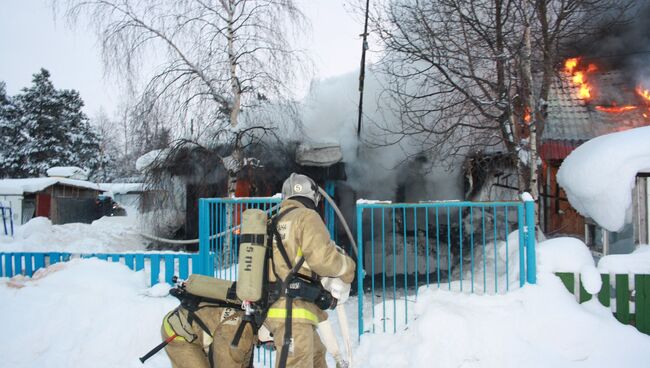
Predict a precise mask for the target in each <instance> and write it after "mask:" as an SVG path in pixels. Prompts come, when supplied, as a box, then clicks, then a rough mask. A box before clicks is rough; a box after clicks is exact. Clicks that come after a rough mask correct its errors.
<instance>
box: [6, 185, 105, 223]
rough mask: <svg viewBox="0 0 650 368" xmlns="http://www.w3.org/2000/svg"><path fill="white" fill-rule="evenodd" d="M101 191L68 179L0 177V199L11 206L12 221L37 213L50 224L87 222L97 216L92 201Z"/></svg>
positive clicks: (21, 219)
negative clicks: (47, 219) (48, 220)
mask: <svg viewBox="0 0 650 368" xmlns="http://www.w3.org/2000/svg"><path fill="white" fill-rule="evenodd" d="M102 192H104V190H102V189H100V188H99V185H97V184H95V183H92V182H89V181H84V180H76V179H68V178H58V177H50V178H28V179H1V180H0V202H2V203H3V204H4V205H5V206H9V207H11V208H12V211H13V221H14V223H16V224H24V223H26V222H27V221H29V220H30V219H32V218H33V217H37V216H43V217H47V218H49V219H50V220H51V221H52V223H53V224H64V223H69V222H85V223H90V222H92V221H93V220H95V219H97V214H96V200H97V196H98V195H99V194H100V193H102Z"/></svg>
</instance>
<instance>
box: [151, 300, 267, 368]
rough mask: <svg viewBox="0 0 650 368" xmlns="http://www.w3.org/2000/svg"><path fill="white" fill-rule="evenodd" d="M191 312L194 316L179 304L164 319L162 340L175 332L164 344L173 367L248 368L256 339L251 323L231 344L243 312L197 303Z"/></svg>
mask: <svg viewBox="0 0 650 368" xmlns="http://www.w3.org/2000/svg"><path fill="white" fill-rule="evenodd" d="M194 313H195V317H196V318H192V316H190V314H189V313H188V311H187V310H186V309H185V308H183V307H181V306H179V307H178V309H176V310H173V311H171V312H170V313H168V314H167V315H166V316H165V318H164V320H163V325H162V331H161V332H162V336H163V339H166V338H167V337H169V336H172V335H174V334H177V335H178V336H177V337H176V338H174V339H173V340H172V342H171V343H169V344H168V345H167V346H166V347H165V350H166V351H167V355H169V358H170V359H171V361H172V367H173V368H211V367H218V368H248V367H250V361H251V359H250V357H251V355H252V353H253V344H254V338H255V336H254V334H253V330H252V328H251V326H247V327H246V329H245V330H244V333H243V335H242V338H241V340H240V343H239V345H238V347H237V348H231V347H230V342H231V341H232V338H233V336H234V335H235V331H236V330H237V327H238V326H239V324H240V322H241V318H242V311H240V310H235V309H233V308H223V307H215V306H213V305H210V304H208V303H200V304H199V308H198V310H197V311H196V312H194ZM206 329H207V331H206Z"/></svg>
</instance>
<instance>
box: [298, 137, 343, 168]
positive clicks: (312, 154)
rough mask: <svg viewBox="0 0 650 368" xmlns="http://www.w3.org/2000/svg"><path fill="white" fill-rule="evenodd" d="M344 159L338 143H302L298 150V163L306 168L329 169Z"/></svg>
mask: <svg viewBox="0 0 650 368" xmlns="http://www.w3.org/2000/svg"><path fill="white" fill-rule="evenodd" d="M342 159H343V153H342V152H341V146H340V145H339V144H338V143H330V142H319V143H309V144H307V143H301V144H300V145H299V146H298V149H297V150H296V162H298V163H299V164H300V165H304V166H321V167H327V166H332V165H334V164H336V163H337V162H340V161H341V160H342Z"/></svg>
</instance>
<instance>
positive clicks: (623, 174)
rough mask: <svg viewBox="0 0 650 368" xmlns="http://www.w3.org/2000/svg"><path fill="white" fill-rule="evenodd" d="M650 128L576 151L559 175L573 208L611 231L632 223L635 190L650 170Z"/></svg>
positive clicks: (590, 143)
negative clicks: (641, 175)
mask: <svg viewBox="0 0 650 368" xmlns="http://www.w3.org/2000/svg"><path fill="white" fill-rule="evenodd" d="M648 142H650V127H642V128H636V129H630V130H627V131H623V132H618V133H612V134H607V135H603V136H600V137H597V138H594V139H592V140H590V141H588V142H586V143H584V144H583V145H581V146H580V147H578V148H576V149H575V150H574V151H573V152H571V154H570V155H569V156H568V157H567V158H566V160H564V163H562V166H561V167H560V170H559V171H558V174H557V180H558V183H559V184H560V185H561V186H562V188H564V190H565V191H566V193H567V197H568V198H569V202H570V203H571V205H572V206H573V207H574V208H575V209H576V210H578V212H580V214H582V215H584V216H588V217H591V218H592V219H593V220H594V221H596V222H597V223H598V225H600V226H602V227H604V228H605V229H607V230H609V231H619V230H620V229H621V228H622V227H623V226H624V225H625V223H626V222H628V221H629V220H630V219H631V211H630V209H631V205H632V189H633V188H634V182H635V177H636V175H637V174H638V173H639V172H644V171H645V172H647V171H648V169H650V144H649V143H648Z"/></svg>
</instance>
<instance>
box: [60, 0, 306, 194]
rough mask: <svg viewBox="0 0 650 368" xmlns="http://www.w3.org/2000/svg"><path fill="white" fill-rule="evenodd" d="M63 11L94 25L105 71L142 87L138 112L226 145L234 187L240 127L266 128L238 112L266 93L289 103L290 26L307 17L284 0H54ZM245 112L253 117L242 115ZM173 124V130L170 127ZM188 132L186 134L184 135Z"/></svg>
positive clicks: (293, 57)
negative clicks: (158, 116)
mask: <svg viewBox="0 0 650 368" xmlns="http://www.w3.org/2000/svg"><path fill="white" fill-rule="evenodd" d="M56 4H57V5H58V8H63V9H64V10H65V14H66V15H67V17H68V19H70V20H72V21H73V22H76V21H79V20H82V19H84V20H88V21H89V23H90V25H91V26H92V27H93V28H94V30H95V31H96V32H97V35H98V37H99V40H100V46H101V51H102V56H103V60H104V64H105V66H106V68H107V71H108V72H109V73H111V74H113V75H115V76H117V77H118V79H121V80H123V81H124V82H125V84H127V85H129V86H130V87H132V88H133V89H134V90H137V91H140V92H139V94H137V96H136V100H137V101H136V102H137V103H139V104H140V107H139V111H144V112H147V111H152V112H153V111H154V110H156V109H155V108H154V107H157V109H158V110H156V111H158V113H159V112H160V111H159V110H160V109H164V110H165V112H164V113H165V114H166V115H167V116H169V118H170V121H169V122H168V124H178V125H181V128H186V127H187V126H188V125H189V124H190V123H191V124H193V129H192V131H193V133H194V134H195V136H194V137H195V138H194V139H195V140H196V141H200V142H202V143H204V142H206V141H207V142H212V143H218V144H227V145H230V146H231V147H232V149H231V152H230V155H228V156H226V157H220V159H221V163H222V164H224V166H225V168H226V170H227V171H228V172H229V177H230V178H231V180H230V181H229V183H228V194H229V195H233V194H234V190H235V185H236V177H237V172H238V171H239V170H240V169H241V167H242V166H243V164H244V157H243V156H242V151H241V147H242V142H241V139H242V138H243V137H246V136H247V135H246V134H242V133H241V132H240V130H242V129H247V131H248V132H249V133H251V134H252V132H254V131H255V130H261V131H265V130H267V129H269V128H270V127H269V126H268V125H267V124H266V122H254V121H245V120H246V119H245V118H242V111H244V110H246V111H248V112H249V114H246V116H249V117H253V116H254V114H252V113H251V112H252V111H255V109H257V108H260V107H262V106H263V105H264V104H267V103H269V101H272V102H273V103H276V104H282V103H289V102H290V101H291V98H292V93H291V87H292V83H293V82H294V77H295V76H296V72H297V71H300V66H299V65H297V64H296V62H297V61H300V60H301V53H300V52H297V51H295V50H292V48H291V46H290V36H291V32H295V31H296V30H298V29H300V28H301V27H302V26H304V25H305V21H304V17H303V16H302V13H301V12H300V11H299V9H298V8H297V7H296V6H295V5H294V3H293V1H292V0H182V1H171V0H169V1H165V0H88V1H84V0H70V1H64V2H61V1H58V2H57V3H56ZM250 120H252V119H250ZM173 128H174V129H175V131H181V130H182V129H178V128H179V127H178V126H173ZM182 138H187V137H182Z"/></svg>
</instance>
